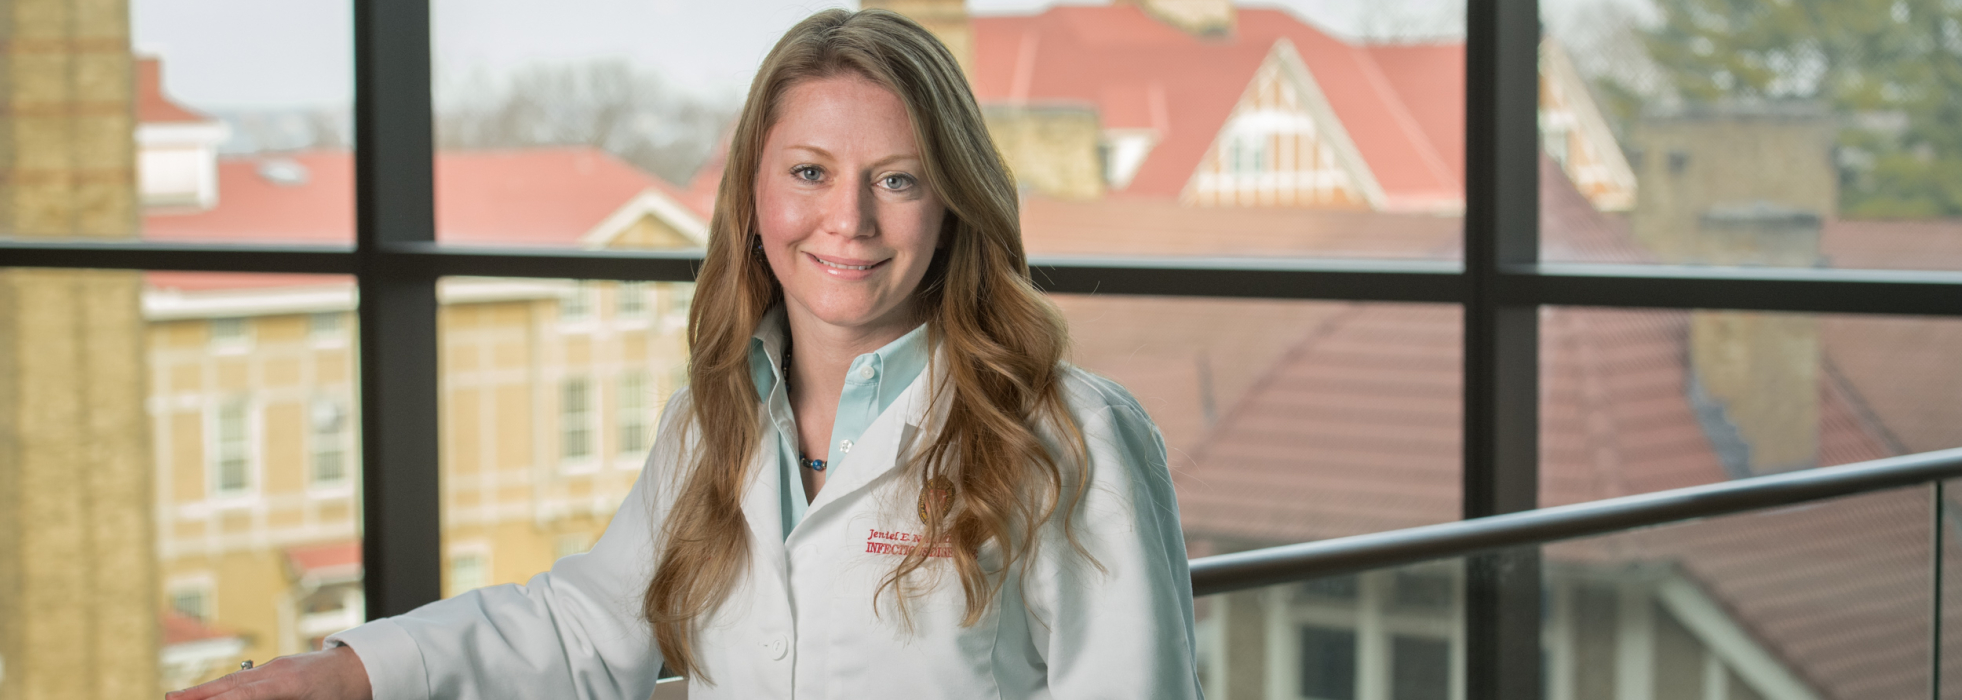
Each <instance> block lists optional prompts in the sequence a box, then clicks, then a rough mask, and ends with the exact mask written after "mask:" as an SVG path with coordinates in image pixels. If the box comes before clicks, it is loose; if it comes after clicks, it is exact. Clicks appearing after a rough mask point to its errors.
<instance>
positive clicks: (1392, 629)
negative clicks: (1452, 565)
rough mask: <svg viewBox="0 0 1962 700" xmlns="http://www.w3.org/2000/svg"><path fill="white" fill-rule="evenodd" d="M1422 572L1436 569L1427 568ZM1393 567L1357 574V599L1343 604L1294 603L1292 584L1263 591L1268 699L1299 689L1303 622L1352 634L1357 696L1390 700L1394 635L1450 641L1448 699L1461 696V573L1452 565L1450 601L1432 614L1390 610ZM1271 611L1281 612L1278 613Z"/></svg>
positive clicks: (1359, 699) (1290, 695)
mask: <svg viewBox="0 0 1962 700" xmlns="http://www.w3.org/2000/svg"><path fill="white" fill-rule="evenodd" d="M1425 571H1426V572H1427V573H1428V572H1432V571H1434V569H1433V568H1431V567H1425ZM1394 573H1395V572H1394V571H1370V572H1364V573H1361V574H1357V575H1356V598H1355V599H1354V600H1353V601H1345V602H1333V601H1332V602H1329V603H1315V602H1297V601H1293V600H1291V599H1290V597H1291V596H1292V594H1293V592H1294V588H1293V587H1292V586H1275V587H1272V588H1269V589H1268V590H1267V591H1266V592H1265V594H1264V598H1265V600H1264V601H1263V604H1265V605H1266V606H1267V608H1268V610H1269V611H1270V612H1269V614H1268V615H1267V616H1266V618H1267V620H1268V625H1267V687H1268V697H1270V698H1284V699H1286V700H1294V699H1295V698H1299V697H1301V696H1300V695H1297V694H1296V693H1298V692H1299V689H1300V687H1301V665H1300V661H1301V650H1300V646H1301V641H1300V630H1301V627H1302V626H1303V625H1314V626H1318V627H1328V628H1333V629H1351V630H1355V632H1356V694H1355V697H1356V700H1388V699H1389V698H1390V691H1391V685H1390V675H1391V672H1392V670H1393V660H1392V659H1391V658H1390V646H1391V643H1392V638H1393V637H1394V636H1396V635H1403V636H1410V637H1427V638H1431V639H1437V640H1443V641H1445V642H1447V643H1448V644H1450V650H1451V651H1450V653H1451V669H1450V677H1449V679H1450V680H1449V687H1450V689H1451V696H1450V697H1451V700H1465V631H1464V614H1463V611H1464V609H1465V600H1464V575H1463V574H1462V573H1461V572H1460V571H1459V570H1457V569H1453V573H1452V574H1451V576H1452V578H1453V584H1452V589H1453V593H1452V599H1451V605H1450V607H1448V608H1447V609H1445V610H1442V611H1439V612H1437V613H1434V614H1429V615H1427V614H1422V613H1407V612H1397V611H1393V610H1391V609H1390V608H1389V605H1390V603H1389V600H1388V596H1389V591H1390V586H1391V585H1392V580H1393V579H1392V576H1393V574H1394ZM1272 611H1285V612H1283V613H1282V614H1279V615H1276V614H1273V612H1272Z"/></svg>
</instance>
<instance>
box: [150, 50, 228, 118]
mask: <svg viewBox="0 0 1962 700" xmlns="http://www.w3.org/2000/svg"><path fill="white" fill-rule="evenodd" d="M136 121H137V122H138V123H141V124H174V123H184V122H191V123H205V122H212V121H217V120H215V119H212V118H211V117H209V116H206V115H203V114H199V113H197V112H194V111H191V110H190V109H187V108H185V107H184V106H183V105H180V104H177V102H175V101H173V100H171V99H170V97H169V96H166V95H165V94H164V91H163V61H162V60H161V59H157V58H138V59H136Z"/></svg>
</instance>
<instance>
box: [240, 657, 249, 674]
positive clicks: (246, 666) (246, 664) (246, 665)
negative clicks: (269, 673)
mask: <svg viewBox="0 0 1962 700" xmlns="http://www.w3.org/2000/svg"><path fill="white" fill-rule="evenodd" d="M238 670H240V671H250V670H252V660H251V659H246V660H245V662H244V663H241V664H239V665H238Z"/></svg>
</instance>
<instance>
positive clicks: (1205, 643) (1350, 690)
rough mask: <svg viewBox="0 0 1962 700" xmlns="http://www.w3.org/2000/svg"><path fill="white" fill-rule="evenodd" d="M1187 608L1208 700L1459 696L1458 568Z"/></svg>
mask: <svg viewBox="0 0 1962 700" xmlns="http://www.w3.org/2000/svg"><path fill="white" fill-rule="evenodd" d="M1194 604H1195V606H1196V607H1195V610H1196V616H1197V628H1196V631H1197V636H1198V656H1199V677H1200V683H1201V685H1202V686H1203V687H1204V689H1205V692H1206V697H1209V698H1289V699H1290V700H1294V699H1300V700H1462V698H1464V697H1465V695H1464V687H1465V683H1464V679H1465V666H1464V664H1465V630H1464V624H1463V620H1464V573H1463V567H1462V566H1461V564H1460V562H1459V561H1458V560H1447V561H1439V562H1429V563H1424V564H1415V565H1411V566H1405V567H1400V568H1395V569H1386V570H1379V571H1367V572H1363V573H1359V574H1348V575H1343V576H1334V577H1327V578H1317V579H1312V580H1308V581H1302V582H1298V583H1287V584H1281V585H1276V586H1268V587H1265V588H1256V589H1252V590H1247V591H1240V592H1235V593H1225V594H1219V595H1211V596H1205V597H1202V598H1198V599H1196V600H1195V601H1194Z"/></svg>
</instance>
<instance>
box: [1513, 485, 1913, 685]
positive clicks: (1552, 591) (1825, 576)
mask: <svg viewBox="0 0 1962 700" xmlns="http://www.w3.org/2000/svg"><path fill="white" fill-rule="evenodd" d="M1931 490H1932V487H1929V486H1920V487H1915V488H1908V489H1897V490H1892V491H1883V492H1877V493H1872V494H1866V495H1861V496H1853V497H1847V498H1840V499H1834V500H1830V501H1822V502H1818V503H1814V504H1809V505H1806V506H1803V507H1798V508H1785V509H1774V510H1765V511H1758V512H1753V513H1747V514H1743V515H1734V516H1726V517H1721V518H1711V519H1707V520H1702V521H1697V522H1693V523H1688V524H1681V525H1673V526H1669V527H1662V528H1655V529H1649V530H1638V531H1634V532H1627V533H1620V534H1615V535H1610V536H1606V537H1596V538H1588V539H1581V540H1572V541H1568V542H1562V543H1557V544H1552V545H1548V546H1547V547H1545V548H1544V556H1545V562H1546V564H1545V581H1546V584H1545V585H1546V596H1545V603H1546V604H1545V606H1544V619H1545V629H1544V632H1543V639H1544V640H1545V643H1546V650H1547V662H1546V678H1547V683H1548V689H1547V697H1549V698H1596V697H1615V693H1616V690H1615V689H1616V688H1633V689H1635V690H1636V691H1638V692H1640V693H1641V695H1642V696H1643V697H1655V698H1709V697H1713V696H1714V697H1731V698H1738V697H1744V698H1779V697H1804V696H1810V697H1868V698H1925V697H1929V691H1930V687H1931V684H1930V681H1931V679H1930V677H1929V664H1930V661H1931V660H1932V659H1933V658H1934V657H1933V656H1932V655H1931V653H1932V650H1931V649H1930V641H1931V639H1932V634H1933V632H1934V629H1933V628H1932V627H1931V622H1932V618H1931V616H1930V612H1931V610H1932V607H1931V603H1932V598H1931V596H1932V594H1933V591H1932V581H1933V579H1932V577H1931V576H1930V575H1929V572H1930V570H1931V564H1932V563H1933V559H1932V554H1933V550H1932V549H1931V547H1930V540H1929V536H1930V533H1931V528H1930V527H1929V526H1930V524H1931V523H1933V522H1934V521H1933V512H1932V506H1933V500H1932V499H1931V498H1930V491H1931ZM1853 591H1857V593H1854V592H1853ZM1943 663H1949V662H1947V661H1944V662H1943Z"/></svg>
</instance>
